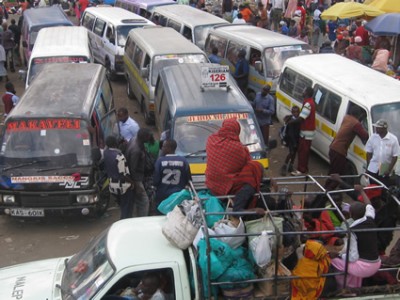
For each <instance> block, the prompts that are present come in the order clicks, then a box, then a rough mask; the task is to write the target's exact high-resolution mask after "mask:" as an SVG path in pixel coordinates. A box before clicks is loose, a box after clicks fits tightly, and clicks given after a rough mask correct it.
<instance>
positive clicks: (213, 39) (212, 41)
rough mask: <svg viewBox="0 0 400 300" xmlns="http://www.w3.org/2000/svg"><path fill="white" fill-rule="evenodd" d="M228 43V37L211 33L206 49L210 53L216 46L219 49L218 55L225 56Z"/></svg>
mask: <svg viewBox="0 0 400 300" xmlns="http://www.w3.org/2000/svg"><path fill="white" fill-rule="evenodd" d="M226 44H227V40H226V39H223V38H220V37H218V36H214V35H209V37H208V42H207V43H206V49H205V50H206V53H207V55H210V54H211V53H212V49H213V48H214V47H216V48H217V49H218V55H219V56H220V57H225V50H226Z"/></svg>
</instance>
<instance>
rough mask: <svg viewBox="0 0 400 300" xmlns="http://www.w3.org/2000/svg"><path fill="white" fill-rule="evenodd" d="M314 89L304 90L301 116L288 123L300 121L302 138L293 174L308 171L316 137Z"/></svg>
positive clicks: (296, 174)
mask: <svg viewBox="0 0 400 300" xmlns="http://www.w3.org/2000/svg"><path fill="white" fill-rule="evenodd" d="M313 94H314V90H313V88H312V87H310V86H309V87H306V88H305V90H304V92H303V97H304V100H303V106H302V108H301V110H300V116H299V117H298V118H297V119H294V120H290V121H289V123H288V124H290V123H295V122H300V139H299V148H298V152H297V153H298V154H297V170H294V171H293V172H292V173H291V174H292V175H293V176H299V175H304V174H306V173H308V160H309V158H310V152H311V143H312V140H313V139H314V137H315V102H314V99H313Z"/></svg>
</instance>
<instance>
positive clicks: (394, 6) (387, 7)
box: [368, 0, 400, 13]
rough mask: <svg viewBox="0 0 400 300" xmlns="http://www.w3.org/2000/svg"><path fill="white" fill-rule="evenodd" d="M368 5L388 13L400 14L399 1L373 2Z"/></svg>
mask: <svg viewBox="0 0 400 300" xmlns="http://www.w3.org/2000/svg"><path fill="white" fill-rule="evenodd" d="M368 5H369V6H373V7H375V8H377V9H380V10H383V11H384V12H387V13H400V1H399V0H373V1H371V2H370V3H369V4H368Z"/></svg>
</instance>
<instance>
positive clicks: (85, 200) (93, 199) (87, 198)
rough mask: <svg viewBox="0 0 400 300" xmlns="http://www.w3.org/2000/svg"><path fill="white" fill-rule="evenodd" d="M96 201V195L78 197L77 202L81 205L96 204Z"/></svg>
mask: <svg viewBox="0 0 400 300" xmlns="http://www.w3.org/2000/svg"><path fill="white" fill-rule="evenodd" d="M96 201H97V197H96V196H95V195H78V196H77V197H76V202H78V203H79V204H88V203H95V202H96Z"/></svg>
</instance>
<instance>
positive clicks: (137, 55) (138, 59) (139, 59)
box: [133, 47, 143, 69]
mask: <svg viewBox="0 0 400 300" xmlns="http://www.w3.org/2000/svg"><path fill="white" fill-rule="evenodd" d="M142 58H143V51H142V49H140V48H139V47H136V49H135V54H134V56H133V63H134V64H135V65H136V67H138V68H139V69H140V65H141V63H142Z"/></svg>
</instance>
